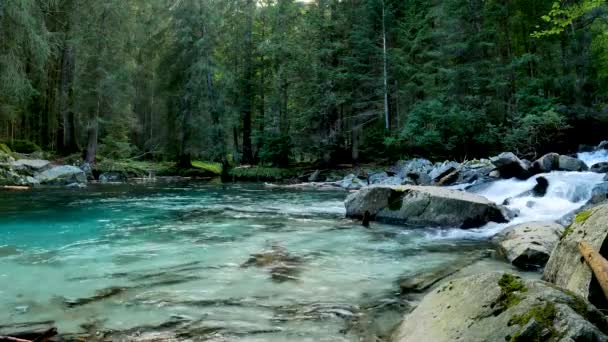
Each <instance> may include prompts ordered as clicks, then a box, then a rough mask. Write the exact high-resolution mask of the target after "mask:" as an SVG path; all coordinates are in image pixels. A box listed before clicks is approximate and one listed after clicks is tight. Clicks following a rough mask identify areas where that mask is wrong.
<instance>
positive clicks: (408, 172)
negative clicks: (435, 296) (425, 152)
mask: <svg viewBox="0 0 608 342" xmlns="http://www.w3.org/2000/svg"><path fill="white" fill-rule="evenodd" d="M433 167H434V165H433V163H431V162H430V161H429V160H427V159H422V158H415V159H412V160H407V161H399V162H397V164H396V165H395V166H393V167H392V168H391V169H390V171H391V172H392V173H394V174H395V175H396V176H398V177H400V178H402V179H404V180H406V181H408V182H411V183H414V184H417V185H428V184H431V181H432V179H431V176H429V173H430V172H431V171H432V170H433Z"/></svg>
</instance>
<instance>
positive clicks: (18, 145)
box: [4, 139, 42, 153]
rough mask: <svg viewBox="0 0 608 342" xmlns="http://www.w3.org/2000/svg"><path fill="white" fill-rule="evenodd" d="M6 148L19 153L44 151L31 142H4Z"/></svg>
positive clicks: (16, 140) (19, 140) (18, 140)
mask: <svg viewBox="0 0 608 342" xmlns="http://www.w3.org/2000/svg"><path fill="white" fill-rule="evenodd" d="M4 143H5V145H6V146H8V147H10V149H11V150H13V151H15V152H19V153H33V152H36V151H42V149H41V148H40V146H38V145H36V144H35V143H33V142H31V141H29V140H21V139H15V140H8V141H5V142H4Z"/></svg>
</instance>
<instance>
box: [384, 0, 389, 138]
mask: <svg viewBox="0 0 608 342" xmlns="http://www.w3.org/2000/svg"><path fill="white" fill-rule="evenodd" d="M382 62H383V64H384V77H383V78H384V125H385V128H386V130H387V131H388V130H389V128H390V122H389V113H388V65H387V64H388V60H387V54H386V13H385V8H384V0H382Z"/></svg>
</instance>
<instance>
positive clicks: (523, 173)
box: [490, 152, 530, 179]
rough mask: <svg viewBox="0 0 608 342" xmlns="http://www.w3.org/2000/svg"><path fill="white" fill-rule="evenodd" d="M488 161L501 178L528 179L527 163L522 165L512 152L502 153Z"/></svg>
mask: <svg viewBox="0 0 608 342" xmlns="http://www.w3.org/2000/svg"><path fill="white" fill-rule="evenodd" d="M490 161H491V162H492V164H494V166H496V169H497V170H498V172H500V176H501V177H502V178H513V177H515V178H518V179H528V178H529V177H530V170H529V166H528V164H527V163H524V162H523V161H522V160H521V159H519V158H518V157H517V156H516V155H515V154H513V153H512V152H504V153H501V154H499V155H498V156H496V157H493V158H490Z"/></svg>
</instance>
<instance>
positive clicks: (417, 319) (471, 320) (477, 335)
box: [391, 272, 608, 342]
mask: <svg viewBox="0 0 608 342" xmlns="http://www.w3.org/2000/svg"><path fill="white" fill-rule="evenodd" d="M607 333H608V320H607V319H606V317H605V316H604V315H603V314H602V313H601V312H600V311H599V310H597V309H595V308H594V307H593V306H592V305H589V304H588V303H587V302H585V301H584V300H583V299H582V298H580V297H577V296H576V295H573V294H571V293H569V292H566V291H563V290H560V289H558V288H556V287H554V286H551V284H548V283H545V282H543V281H539V280H523V279H521V278H518V277H516V276H513V275H510V274H504V273H498V272H494V273H481V274H476V275H472V276H468V277H465V278H459V279H455V280H451V281H444V282H442V283H440V284H439V285H437V286H436V287H435V288H434V290H433V291H431V292H430V293H429V294H428V295H426V296H425V297H424V298H423V299H422V301H421V302H420V304H419V305H418V307H417V308H416V309H414V311H412V312H411V313H410V314H409V315H407V316H406V317H405V319H404V321H403V322H402V323H401V325H400V326H399V327H398V328H397V329H396V330H395V332H394V334H393V336H392V338H391V341H392V342H421V341H433V342H453V341H463V342H464V341H466V342H487V341H511V342H515V341H556V342H558V341H559V342H566V341H568V342H572V341H598V342H600V341H607V340H608V335H606V334H607Z"/></svg>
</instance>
